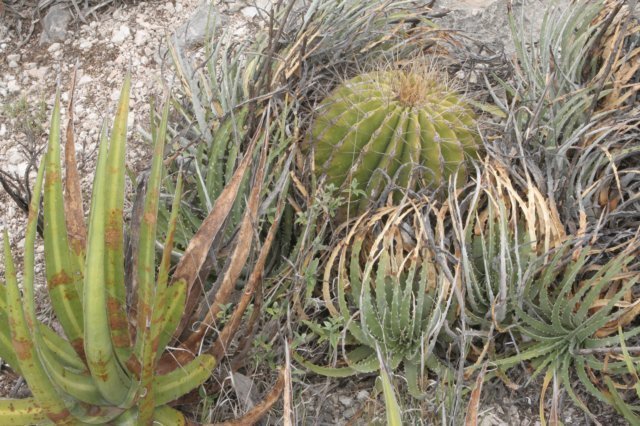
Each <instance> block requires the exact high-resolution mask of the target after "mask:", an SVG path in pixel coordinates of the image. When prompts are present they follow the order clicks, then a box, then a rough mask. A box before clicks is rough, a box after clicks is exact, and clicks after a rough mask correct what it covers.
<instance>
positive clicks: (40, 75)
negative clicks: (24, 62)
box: [27, 67, 49, 80]
mask: <svg viewBox="0 0 640 426" xmlns="http://www.w3.org/2000/svg"><path fill="white" fill-rule="evenodd" d="M48 72H49V67H40V68H34V69H31V70H28V71H27V75H29V77H31V78H33V79H35V80H44V78H45V76H46V75H47V73H48Z"/></svg>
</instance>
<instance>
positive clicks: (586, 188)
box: [494, 0, 640, 239]
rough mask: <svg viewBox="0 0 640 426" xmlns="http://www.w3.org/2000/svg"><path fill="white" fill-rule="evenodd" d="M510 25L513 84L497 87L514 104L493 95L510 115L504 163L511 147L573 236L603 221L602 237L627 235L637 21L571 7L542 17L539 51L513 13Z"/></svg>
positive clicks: (518, 165) (621, 6)
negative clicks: (624, 221) (623, 221)
mask: <svg viewBox="0 0 640 426" xmlns="http://www.w3.org/2000/svg"><path fill="white" fill-rule="evenodd" d="M510 24H511V27H512V36H513V39H514V42H515V46H516V56H517V63H516V64H515V73H514V77H515V81H514V83H513V84H507V83H502V84H503V86H504V88H505V89H506V92H507V93H509V94H510V95H511V96H512V100H500V99H499V98H498V97H497V96H494V99H495V100H496V101H497V103H498V104H500V105H502V107H503V109H504V110H505V112H507V113H508V114H509V119H508V120H507V126H506V128H505V132H504V134H505V135H506V136H505V138H503V140H502V142H504V144H503V145H504V146H503V147H502V148H503V149H504V152H505V154H506V155H504V156H503V157H504V160H505V162H507V161H511V160H512V156H511V154H510V153H509V150H510V149H512V147H513V146H514V145H515V146H517V147H518V150H519V151H520V154H521V156H520V158H521V159H520V161H518V162H515V163H513V164H512V168H513V169H514V170H516V169H522V170H524V171H523V174H525V175H526V174H529V175H530V176H531V177H532V178H533V179H534V183H535V184H536V186H538V187H539V188H540V189H541V191H542V192H543V193H544V194H545V195H546V196H547V197H548V198H549V200H550V203H551V204H552V205H555V206H556V208H557V209H558V214H559V216H560V218H561V219H562V221H563V222H564V223H565V224H566V226H567V230H568V231H569V232H570V233H581V234H584V233H586V232H590V231H591V229H590V228H592V227H602V225H601V224H599V222H604V223H606V225H605V226H604V228H605V232H599V235H600V237H601V238H607V239H610V238H611V237H613V238H615V234H618V233H624V234H626V233H627V232H626V231H625V229H624V226H621V224H620V220H619V217H620V216H624V215H627V214H628V212H629V211H633V210H634V209H633V208H629V207H630V204H629V203H631V205H633V203H634V202H635V201H634V196H633V194H629V193H628V191H627V188H628V187H631V188H633V187H634V186H635V185H636V183H635V182H636V181H637V173H635V170H634V169H633V167H629V166H628V165H629V164H633V159H634V158H635V156H637V152H636V150H634V147H635V146H633V145H632V144H629V141H630V140H631V139H633V137H634V136H633V135H634V130H633V123H634V119H635V116H636V115H637V111H634V100H635V99H636V98H637V93H638V90H639V87H640V86H638V84H637V83H638V81H639V80H638V79H639V77H640V74H639V73H638V66H637V60H636V59H637V56H638V54H640V51H639V50H638V44H637V39H636V37H635V34H636V33H637V30H635V31H634V29H637V27H638V20H637V18H635V17H634V15H633V14H632V13H629V8H628V5H627V4H626V2H624V1H618V0H607V1H594V2H587V1H577V2H576V5H572V6H568V7H565V8H553V9H550V10H549V11H548V12H547V14H546V15H545V19H544V21H543V24H542V26H541V28H540V40H539V42H538V43H536V44H535V45H534V44H533V43H528V41H529V39H528V37H527V34H528V32H527V31H525V30H523V28H524V25H523V23H522V22H518V21H517V19H516V18H515V17H514V16H513V15H510ZM567 170H569V171H570V172H569V173H567ZM621 176H624V183H623V182H622V180H621ZM610 192H611V195H609V193H610ZM623 203H627V204H625V208H623V209H618V206H619V205H620V204H623ZM614 210H617V212H616V214H614V215H613V216H612V219H613V220H611V221H608V220H607V216H608V214H609V213H610V212H613V211H614ZM607 229H609V230H610V232H607V231H606V230H607Z"/></svg>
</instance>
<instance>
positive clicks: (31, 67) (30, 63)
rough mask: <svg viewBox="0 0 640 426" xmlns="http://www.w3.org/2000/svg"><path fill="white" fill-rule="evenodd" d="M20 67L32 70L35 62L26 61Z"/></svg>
mask: <svg viewBox="0 0 640 426" xmlns="http://www.w3.org/2000/svg"><path fill="white" fill-rule="evenodd" d="M22 68H24V69H25V70H32V69H35V68H36V63H35V62H27V63H26V64H22Z"/></svg>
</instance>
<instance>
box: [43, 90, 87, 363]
mask: <svg viewBox="0 0 640 426" xmlns="http://www.w3.org/2000/svg"><path fill="white" fill-rule="evenodd" d="M44 162H45V164H46V185H45V189H44V255H45V271H46V276H47V285H48V288H49V296H50V298H51V303H52V305H53V308H54V310H55V312H56V316H57V317H58V320H59V321H60V324H61V325H62V328H63V329H64V332H65V334H66V335H67V338H68V339H69V341H70V342H71V344H72V345H73V347H74V348H75V349H76V350H78V351H81V350H82V345H83V315H82V314H83V311H82V306H81V302H80V295H79V294H78V288H80V287H81V286H79V285H76V281H77V279H78V278H81V274H80V272H79V271H77V270H76V271H74V270H73V267H72V265H73V262H72V261H71V251H70V249H69V240H68V237H67V226H66V221H65V211H64V198H63V195H62V170H61V166H60V93H59V92H58V93H57V94H56V100H55V103H54V108H53V113H52V115H51V129H50V131H49V145H48V149H47V153H46V156H45V161H44Z"/></svg>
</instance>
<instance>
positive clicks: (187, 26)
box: [174, 1, 228, 48]
mask: <svg viewBox="0 0 640 426" xmlns="http://www.w3.org/2000/svg"><path fill="white" fill-rule="evenodd" d="M227 22H228V18H227V17H226V16H224V15H221V14H220V13H218V11H217V10H216V9H215V8H214V7H213V6H212V5H211V4H209V3H208V2H206V1H203V2H202V3H201V4H200V6H198V8H197V9H196V10H195V12H193V14H192V15H191V18H189V20H188V21H187V22H185V23H184V24H182V25H181V26H180V28H178V29H177V30H176V32H175V34H174V40H175V42H176V43H177V44H178V45H179V46H180V47H183V48H184V47H193V46H195V45H198V44H201V43H202V42H203V41H204V39H205V36H206V35H207V31H211V30H212V29H214V28H222V27H224V26H225V25H226V24H227Z"/></svg>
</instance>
